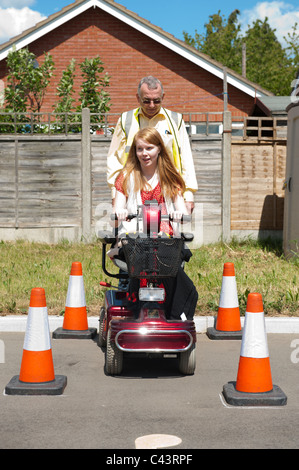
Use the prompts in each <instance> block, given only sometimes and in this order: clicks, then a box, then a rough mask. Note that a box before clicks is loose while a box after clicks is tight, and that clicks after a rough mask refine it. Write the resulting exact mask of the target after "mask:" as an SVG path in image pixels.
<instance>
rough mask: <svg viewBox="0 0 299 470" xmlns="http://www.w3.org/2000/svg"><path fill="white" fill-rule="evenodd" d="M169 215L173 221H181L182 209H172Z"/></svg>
mask: <svg viewBox="0 0 299 470" xmlns="http://www.w3.org/2000/svg"><path fill="white" fill-rule="evenodd" d="M169 215H170V217H171V218H172V220H173V221H174V222H181V219H182V217H183V215H184V214H183V212H182V211H173V212H171V213H170V214H169Z"/></svg>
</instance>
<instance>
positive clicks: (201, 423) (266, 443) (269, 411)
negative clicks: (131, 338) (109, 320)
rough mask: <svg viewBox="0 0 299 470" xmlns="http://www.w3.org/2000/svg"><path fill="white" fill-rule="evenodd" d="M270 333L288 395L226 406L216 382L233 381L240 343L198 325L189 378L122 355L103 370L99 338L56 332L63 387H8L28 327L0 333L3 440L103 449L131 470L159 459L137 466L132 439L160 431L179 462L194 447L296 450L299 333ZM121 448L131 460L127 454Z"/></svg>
mask: <svg viewBox="0 0 299 470" xmlns="http://www.w3.org/2000/svg"><path fill="white" fill-rule="evenodd" d="M267 339H268V347H269V355H270V363H271V372H272V380H273V384H275V385H278V386H279V387H280V388H281V389H282V391H283V392H284V393H285V394H286V395H287V404H286V405H284V406H268V407H267V406H263V407H256V406H254V407H243V406H231V405H229V404H227V403H226V402H225V399H224V397H223V394H222V390H223V386H224V385H225V384H226V383H228V382H230V381H235V380H236V377H237V371H238V363H239V357H240V347H241V341H240V340H220V341H219V340H210V339H209V338H208V337H207V335H206V334H204V333H199V334H197V347H196V361H197V362H196V364H197V365H196V371H195V374H194V375H192V376H182V375H181V374H180V373H179V372H178V367H177V360H176V359H174V358H167V359H166V358H164V359H161V358H159V359H157V358H151V359H149V358H135V357H133V356H130V357H126V358H125V363H124V370H123V373H122V375H121V376H115V377H111V376H107V375H106V374H105V369H104V365H105V353H104V351H103V350H102V349H101V348H99V346H98V345H97V338H95V339H94V340H76V339H52V353H53V361H54V369H55V375H65V376H66V377H67V385H66V388H65V390H64V392H63V393H62V394H61V395H57V396H17V395H6V394H5V392H4V390H5V387H6V385H7V384H8V383H9V381H10V380H11V378H12V377H13V376H15V375H18V374H19V371H20V365H21V360H22V349H23V342H24V333H23V332H0V386H1V391H2V392H1V394H0V410H1V411H0V413H1V429H0V448H1V449H103V450H105V452H104V454H103V455H102V454H100V455H102V457H99V460H97V463H100V459H101V458H102V459H103V460H102V463H104V464H118V463H119V464H125V463H126V464H129V466H131V467H132V466H133V467H135V468H136V467H137V466H139V467H141V466H142V468H144V466H145V464H148V465H154V466H155V467H156V466H157V462H154V461H152V460H151V459H150V457H146V459H145V458H143V465H141V462H142V460H139V461H137V457H138V456H139V455H140V454H138V452H139V451H138V450H136V447H137V444H136V443H137V442H140V441H141V442H142V440H143V439H144V436H148V435H150V436H151V435H155V436H156V435H158V437H157V436H156V439H158V440H159V439H160V444H159V443H158V447H159V446H160V447H161V448H164V449H165V448H166V447H167V445H169V444H166V443H165V442H167V440H166V441H165V442H164V444H163V436H164V437H165V436H169V435H170V436H172V437H173V438H176V440H175V439H174V441H173V442H174V443H175V445H174V447H171V449H172V450H171V452H175V453H177V454H178V453H180V454H181V455H183V456H185V457H186V455H187V454H188V455H189V456H193V460H192V457H191V458H190V459H191V460H189V461H188V462H187V458H186V459H185V460H184V461H181V462H178V463H179V464H181V465H182V464H185V465H187V464H190V463H192V462H193V463H194V459H195V458H197V454H196V451H198V450H199V449H298V448H299V440H298V428H299V334H272V333H270V334H268V335H267ZM159 436H160V437H159ZM145 441H146V439H145ZM156 445H157V444H156ZM170 445H171V444H170ZM170 445H169V449H170ZM163 446H165V447H163ZM125 450H126V454H125V455H127V456H128V458H129V457H130V456H135V457H136V461H134V460H131V461H129V460H128V461H124V457H123V455H124V454H123V452H124V451H125ZM151 452H156V453H157V451H151ZM164 452H167V453H168V454H169V452H170V450H167V451H164ZM143 457H144V456H143ZM118 458H119V459H122V460H119V462H117V461H116V460H117V459H118ZM132 458H133V457H132ZM109 459H110V460H109ZM111 459H112V460H111ZM145 460H146V461H145ZM159 463H160V464H161V462H159ZM163 463H164V464H166V463H174V462H166V461H165V462H163Z"/></svg>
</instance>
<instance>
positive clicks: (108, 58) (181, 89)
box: [0, 8, 253, 116]
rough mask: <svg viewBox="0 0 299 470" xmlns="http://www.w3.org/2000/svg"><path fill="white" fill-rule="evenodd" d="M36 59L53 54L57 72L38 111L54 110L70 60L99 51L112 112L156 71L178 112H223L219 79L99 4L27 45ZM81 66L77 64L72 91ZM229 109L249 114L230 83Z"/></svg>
mask: <svg viewBox="0 0 299 470" xmlns="http://www.w3.org/2000/svg"><path fill="white" fill-rule="evenodd" d="M30 50H31V51H32V52H34V53H35V54H36V56H37V58H38V60H39V59H40V60H42V57H43V54H44V52H49V53H50V54H52V56H53V59H54V62H55V76H54V77H53V79H52V82H51V86H50V87H49V89H48V92H47V95H46V99H45V101H44V105H43V108H42V111H44V112H48V111H52V109H53V105H54V103H55V102H57V97H56V96H55V93H56V87H57V84H58V82H59V80H60V78H61V74H62V71H63V70H64V69H65V68H66V67H67V65H68V63H69V61H70V59H71V58H74V59H76V61H77V64H79V63H80V62H82V61H83V60H84V59H85V58H86V57H88V58H91V57H95V56H97V55H99V56H100V57H101V59H102V61H103V62H104V68H105V72H108V74H109V75H110V76H111V79H110V88H109V93H110V96H111V110H110V112H113V113H119V112H121V111H123V110H125V109H130V108H132V107H135V105H136V104H137V101H136V97H135V95H136V89H137V85H138V82H139V80H140V78H142V77H143V76H145V75H149V74H152V75H155V76H157V77H158V78H159V79H160V80H161V81H162V83H163V85H164V89H165V100H164V106H166V107H169V108H170V109H176V110H178V111H185V112H187V111H188V112H192V111H209V112H213V111H214V112H215V111H223V100H222V96H221V93H222V92H223V83H222V81H221V80H220V79H218V78H217V77H215V76H214V75H212V74H210V73H208V72H206V71H205V70H203V69H201V68H199V67H197V66H196V65H194V64H192V63H191V62H189V61H188V60H186V59H184V58H182V57H181V56H179V55H178V54H175V53H174V52H172V51H171V50H169V49H168V48H166V47H164V46H162V45H159V44H158V43H157V42H155V41H153V40H152V39H150V38H149V37H147V36H145V35H143V34H141V33H139V32H138V31H136V30H135V29H133V28H131V27H129V26H127V25H126V24H125V23H123V22H121V21H119V20H117V19H116V18H114V17H112V16H110V15H109V14H107V13H105V12H103V11H102V10H100V9H99V8H96V9H93V8H92V9H89V10H88V11H86V12H85V13H82V14H81V15H79V16H77V17H76V18H74V19H73V20H71V21H69V22H68V23H66V24H64V25H63V26H61V27H59V28H56V29H55V30H54V31H52V32H51V33H48V34H46V35H45V36H43V37H42V38H40V39H39V40H37V41H35V42H33V43H31V45H30ZM5 75H6V71H5V64H4V63H3V62H2V63H0V79H5ZM80 82H81V70H80V69H79V66H78V67H77V79H76V89H77V90H79V88H80ZM228 95H229V110H230V111H231V112H232V115H233V116H239V115H248V114H249V113H250V111H251V108H252V105H253V99H252V98H250V97H248V95H246V94H244V93H242V92H241V91H239V90H237V89H235V88H233V87H231V86H229V87H228Z"/></svg>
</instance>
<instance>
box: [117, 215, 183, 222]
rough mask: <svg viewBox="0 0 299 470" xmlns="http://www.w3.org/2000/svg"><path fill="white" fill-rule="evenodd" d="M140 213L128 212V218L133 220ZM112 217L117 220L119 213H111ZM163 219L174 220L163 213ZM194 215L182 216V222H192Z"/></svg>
mask: <svg viewBox="0 0 299 470" xmlns="http://www.w3.org/2000/svg"><path fill="white" fill-rule="evenodd" d="M137 216H138V214H128V215H127V218H126V220H132V219H135V217H137ZM110 219H111V220H117V215H116V214H110ZM161 219H162V220H173V219H172V217H170V216H169V215H166V214H165V215H161ZM191 219H192V216H191V215H183V216H182V218H181V222H191Z"/></svg>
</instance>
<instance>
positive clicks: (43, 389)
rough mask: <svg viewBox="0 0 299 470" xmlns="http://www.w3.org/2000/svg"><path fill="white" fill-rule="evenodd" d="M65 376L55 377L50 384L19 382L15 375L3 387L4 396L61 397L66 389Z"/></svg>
mask: <svg viewBox="0 0 299 470" xmlns="http://www.w3.org/2000/svg"><path fill="white" fill-rule="evenodd" d="M66 384H67V378H66V376H65V375H56V376H55V379H54V380H52V381H51V382H40V383H28V382H21V381H20V380H19V376H18V375H15V376H14V377H13V378H12V379H11V380H10V382H9V383H8V384H7V385H6V387H5V394H6V395H61V394H62V393H63V391H64V389H65V387H66Z"/></svg>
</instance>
